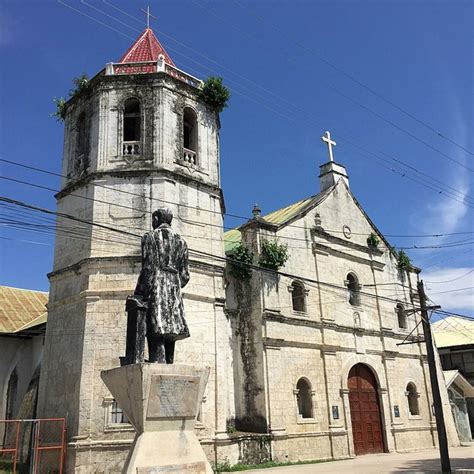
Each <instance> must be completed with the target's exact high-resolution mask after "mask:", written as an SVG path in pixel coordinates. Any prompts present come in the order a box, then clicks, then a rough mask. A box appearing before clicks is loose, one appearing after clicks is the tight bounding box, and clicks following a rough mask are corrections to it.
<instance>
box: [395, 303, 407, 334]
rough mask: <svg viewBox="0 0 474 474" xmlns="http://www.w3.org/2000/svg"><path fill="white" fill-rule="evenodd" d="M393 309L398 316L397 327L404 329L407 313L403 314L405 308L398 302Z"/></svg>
mask: <svg viewBox="0 0 474 474" xmlns="http://www.w3.org/2000/svg"><path fill="white" fill-rule="evenodd" d="M395 311H396V312H397V317H398V327H399V328H400V329H406V328H407V315H406V314H405V308H404V307H403V305H402V304H401V303H398V304H397V306H396V308H395Z"/></svg>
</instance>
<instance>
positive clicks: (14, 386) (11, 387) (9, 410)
mask: <svg viewBox="0 0 474 474" xmlns="http://www.w3.org/2000/svg"><path fill="white" fill-rule="evenodd" d="M17 390H18V372H17V370H16V367H15V368H14V369H13V371H12V373H11V375H10V379H9V380H8V387H7V403H6V410H5V419H6V420H11V419H13V416H14V407H15V402H16V395H17Z"/></svg>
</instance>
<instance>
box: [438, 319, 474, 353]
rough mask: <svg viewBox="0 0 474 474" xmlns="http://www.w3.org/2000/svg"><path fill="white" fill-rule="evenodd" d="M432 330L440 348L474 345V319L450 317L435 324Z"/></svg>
mask: <svg viewBox="0 0 474 474" xmlns="http://www.w3.org/2000/svg"><path fill="white" fill-rule="evenodd" d="M432 329H433V333H434V337H435V341H436V346H437V347H438V348H441V347H452V346H464V345H466V344H474V319H473V320H469V319H466V318H460V317H458V316H448V317H447V318H443V319H441V320H440V321H437V322H435V323H433V325H432Z"/></svg>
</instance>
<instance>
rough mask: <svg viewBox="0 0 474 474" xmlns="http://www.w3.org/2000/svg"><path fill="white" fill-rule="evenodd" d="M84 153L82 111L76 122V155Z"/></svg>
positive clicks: (84, 132) (84, 130) (84, 129)
mask: <svg viewBox="0 0 474 474" xmlns="http://www.w3.org/2000/svg"><path fill="white" fill-rule="evenodd" d="M85 153H86V114H85V113H84V112H82V113H81V114H80V115H79V118H78V119H77V123H76V156H77V157H81V156H82V155H84V154H85Z"/></svg>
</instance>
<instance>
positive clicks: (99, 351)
mask: <svg viewBox="0 0 474 474" xmlns="http://www.w3.org/2000/svg"><path fill="white" fill-rule="evenodd" d="M201 87H202V82H201V81H200V80H199V79H197V78H195V77H192V76H191V75H189V74H187V73H186V72H184V71H182V70H180V69H178V68H177V67H176V65H175V64H174V62H173V61H172V59H171V58H170V56H169V55H168V54H167V53H166V51H165V50H164V48H163V47H162V45H161V44H160V43H159V41H158V39H157V38H156V36H155V35H154V34H153V32H152V30H151V29H150V28H147V29H146V30H145V31H144V32H143V33H142V34H141V35H140V36H139V38H138V39H137V40H136V41H135V43H134V44H133V45H132V46H131V47H130V49H129V50H128V51H127V52H126V53H125V54H124V55H123V57H122V58H121V60H120V61H119V62H118V63H109V64H107V65H106V67H105V68H104V69H103V70H102V71H101V72H99V73H98V74H97V75H96V76H95V77H93V78H92V79H91V80H90V81H89V82H88V83H87V86H86V87H84V88H83V90H82V91H81V92H80V93H78V94H75V95H74V97H72V98H71V99H70V100H69V101H68V102H67V104H66V115H65V121H64V151H63V160H62V170H63V171H62V174H63V176H64V178H63V181H62V184H61V191H60V192H59V193H58V194H57V196H56V197H57V210H58V212H60V213H62V214H64V215H68V216H73V217H75V218H79V219H80V220H79V221H77V220H71V219H69V218H66V217H59V218H58V233H57V235H56V244H55V256H54V266H53V271H52V272H51V273H50V274H49V279H50V300H49V306H48V325H47V333H46V341H45V354H44V362H43V365H42V369H41V380H40V393H39V403H38V414H39V416H41V417H53V416H54V417H67V418H68V443H69V448H68V460H67V462H68V469H71V470H73V469H76V470H79V471H80V469H82V468H83V469H84V472H86V471H87V469H92V468H91V466H96V468H97V469H98V470H101V469H102V468H103V467H104V466H107V468H108V469H111V470H113V469H114V466H115V464H116V465H117V466H116V467H117V469H120V463H122V462H123V461H124V460H125V458H126V456H127V454H128V449H129V447H130V445H131V440H132V439H133V435H134V433H133V429H132V428H131V426H130V425H128V423H127V422H126V420H124V419H122V418H121V415H120V407H118V406H117V405H116V403H115V402H114V400H113V399H112V398H111V395H110V393H109V392H108V391H107V389H106V387H105V385H104V384H103V382H102V381H101V379H100V372H101V370H104V369H109V368H112V367H115V366H117V365H118V357H119V356H121V355H123V354H124V350H125V330H126V315H125V309H124V304H125V299H126V296H127V295H128V294H130V293H132V292H133V290H134V287H135V284H136V279H137V276H138V273H139V271H140V268H141V257H140V237H141V235H142V234H143V233H144V232H146V231H147V230H150V228H151V213H152V212H153V210H154V209H156V208H157V207H161V206H167V207H169V208H170V209H171V210H172V211H173V214H174V221H173V227H174V228H175V229H176V231H177V232H179V233H180V234H181V235H182V236H183V237H184V238H185V239H186V241H187V243H188V246H189V249H190V270H191V280H190V283H189V285H188V286H187V287H186V291H185V292H184V298H185V312H186V319H187V321H188V324H189V328H190V332H191V337H190V338H189V339H187V340H185V341H182V342H179V343H178V344H177V347H176V362H179V363H186V362H192V363H194V364H202V365H207V366H209V367H211V375H210V379H209V383H208V387H207V390H206V394H205V397H204V399H203V403H202V407H201V412H200V415H199V420H198V425H197V426H198V429H199V433H198V435H200V436H201V438H206V439H208V440H211V442H210V445H211V444H213V442H212V440H215V439H218V438H219V436H220V434H222V433H225V431H226V422H227V420H228V419H229V418H232V417H233V416H234V413H233V412H232V408H231V406H230V404H228V402H227V401H228V400H231V399H232V398H233V387H232V380H230V379H231V377H227V373H231V368H230V354H231V351H230V347H229V342H228V341H229V340H230V325H229V323H228V321H227V319H226V316H225V313H224V285H223V276H224V265H223V260H221V258H222V257H224V247H223V231H222V226H223V213H224V202H223V196H222V191H221V188H220V173H219V126H220V122H219V114H218V112H217V111H216V110H215V109H213V108H212V107H210V106H209V105H207V104H206V103H205V102H204V101H203V100H202V99H201V96H200V89H201ZM111 452H113V453H115V455H114V457H113V460H112V459H111V458H110V453H111ZM81 466H82V467H81ZM86 466H87V467H86ZM94 469H95V468H94ZM94 469H93V470H94ZM87 472H90V471H87Z"/></svg>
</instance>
